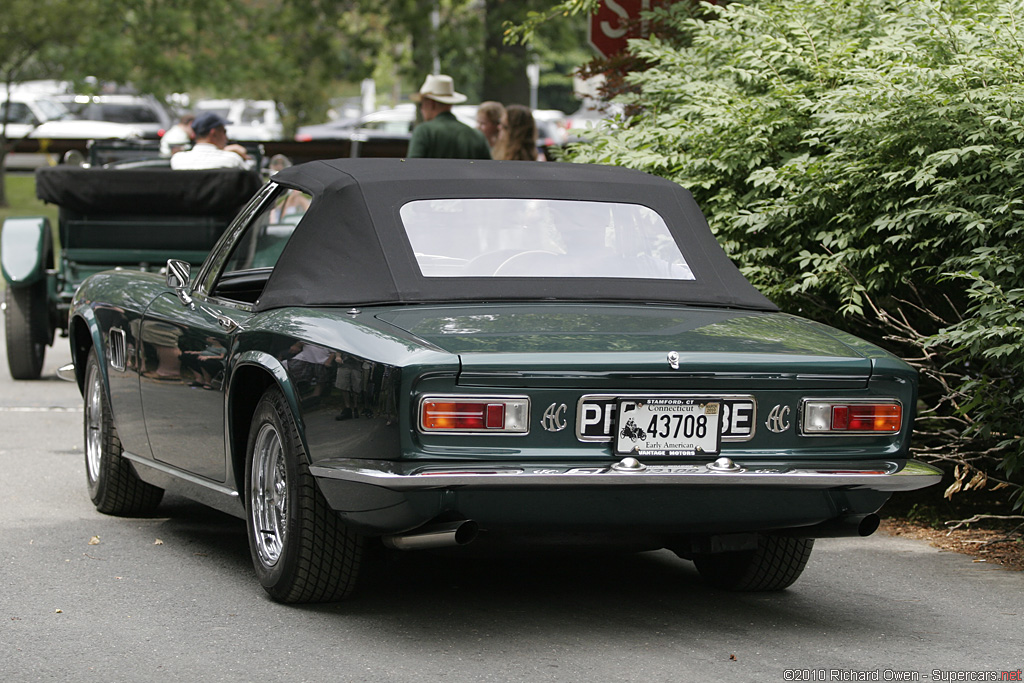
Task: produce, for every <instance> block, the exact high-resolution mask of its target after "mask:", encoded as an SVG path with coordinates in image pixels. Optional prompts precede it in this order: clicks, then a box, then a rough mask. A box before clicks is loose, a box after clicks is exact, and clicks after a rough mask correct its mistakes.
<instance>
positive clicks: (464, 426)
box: [420, 397, 529, 433]
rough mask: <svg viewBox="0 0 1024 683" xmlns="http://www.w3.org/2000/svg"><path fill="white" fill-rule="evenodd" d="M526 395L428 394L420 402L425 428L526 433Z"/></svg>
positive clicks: (527, 414)
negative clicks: (453, 395)
mask: <svg viewBox="0 0 1024 683" xmlns="http://www.w3.org/2000/svg"><path fill="white" fill-rule="evenodd" d="M528 417H529V400H528V399H525V398H512V399H509V398H493V399H492V398H480V399H475V398H463V397H452V398H449V397H428V398H424V399H423V400H422V401H421V403H420V430H421V431H423V432H485V433H502V432H506V433H525V432H526V430H527V419H528Z"/></svg>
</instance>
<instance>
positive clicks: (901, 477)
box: [309, 459, 942, 491]
mask: <svg viewBox="0 0 1024 683" xmlns="http://www.w3.org/2000/svg"><path fill="white" fill-rule="evenodd" d="M712 464H713V463H709V462H705V461H694V460H690V461H687V462H678V463H670V464H665V463H657V464H653V465H647V466H646V467H644V468H643V469H636V470H634V471H629V470H625V469H621V468H620V469H615V468H614V467H613V463H606V464H600V465H595V464H594V463H593V462H589V463H577V464H566V463H560V464H548V463H530V464H523V463H519V464H515V465H507V466H505V465H500V464H495V465H492V466H488V465H486V464H481V463H475V464H472V465H469V464H460V463H451V464H445V465H417V464H405V465H402V464H400V463H396V462H391V461H380V460H342V459H337V460H326V461H321V462H320V463H318V464H316V465H313V466H311V467H310V468H309V471H310V472H311V473H312V474H313V476H315V477H320V478H324V479H339V480H343V481H350V482H355V483H360V484H370V485H373V486H380V487H383V488H385V489H389V490H392V491H418V490H429V489H438V488H487V489H522V488H547V487H571V488H576V487H582V486H638V485H640V486H676V487H679V488H690V487H704V486H741V487H742V486H760V487H770V488H794V489H808V488H809V489H822V490H825V489H836V488H846V489H870V490H875V491H912V490H914V489H919V488H924V487H925V486H930V485H932V484H935V483H938V481H939V480H940V479H942V471H941V470H939V469H938V468H935V467H932V466H931V465H928V464H925V463H922V462H917V461H915V460H910V461H891V460H888V461H872V462H832V463H830V462H815V463H758V462H754V463H747V465H744V464H743V463H738V464H739V465H740V467H739V468H738V469H736V470H733V471H728V472H722V471H715V470H713V469H711V468H710V465H712Z"/></svg>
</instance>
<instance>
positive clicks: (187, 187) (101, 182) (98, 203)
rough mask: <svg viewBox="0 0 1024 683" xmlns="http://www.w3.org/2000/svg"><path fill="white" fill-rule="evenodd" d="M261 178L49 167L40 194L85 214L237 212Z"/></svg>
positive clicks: (232, 172)
mask: <svg viewBox="0 0 1024 683" xmlns="http://www.w3.org/2000/svg"><path fill="white" fill-rule="evenodd" d="M260 182H261V181H260V176H259V174H258V173H255V172H248V171H239V170H237V169H223V168H220V169H211V170H198V171H172V170H171V169H169V168H131V169H128V168H81V167H79V166H63V165H62V166H44V167H43V168H40V169H38V170H37V171H36V196H38V197H39V198H40V199H42V200H43V201H45V202H50V203H52V204H56V205H58V206H60V207H61V208H64V209H69V210H71V211H74V212H76V213H83V214H147V215H153V214H180V215H195V216H206V215H215V216H222V215H225V214H227V215H229V216H233V215H234V214H235V213H236V212H237V211H238V209H239V208H241V207H242V206H243V205H244V204H245V203H246V202H247V201H249V198H250V197H252V195H253V193H254V192H256V190H258V189H259V187H260Z"/></svg>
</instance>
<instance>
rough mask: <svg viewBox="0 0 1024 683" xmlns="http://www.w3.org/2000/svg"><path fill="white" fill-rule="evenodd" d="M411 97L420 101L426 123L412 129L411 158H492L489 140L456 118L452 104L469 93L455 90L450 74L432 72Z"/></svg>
mask: <svg viewBox="0 0 1024 683" xmlns="http://www.w3.org/2000/svg"><path fill="white" fill-rule="evenodd" d="M410 99H411V100H412V101H413V102H418V103H419V104H420V112H421V113H422V114H423V123H421V124H419V125H418V126H416V128H414V129H413V131H412V139H411V140H409V151H408V152H407V153H406V156H407V157H409V158H417V157H422V158H429V159H490V158H491V149H490V147H488V145H487V140H486V139H485V138H484V136H483V133H481V132H480V131H479V130H477V129H476V128H470V127H469V126H467V125H466V124H464V123H462V122H461V121H459V120H458V119H457V118H455V115H454V114H452V105H453V104H459V103H460V102H465V101H466V96H465V95H463V94H462V93H458V92H455V84H454V82H453V81H452V77H451V76H445V75H443V74H436V75H435V74H431V75H429V76H427V79H426V80H425V81H424V82H423V86H422V87H421V88H420V91H419V92H418V93H415V94H413V95H412V96H411V97H410Z"/></svg>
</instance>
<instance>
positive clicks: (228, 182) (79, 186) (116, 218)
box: [0, 141, 261, 379]
mask: <svg viewBox="0 0 1024 683" xmlns="http://www.w3.org/2000/svg"><path fill="white" fill-rule="evenodd" d="M147 149H148V150H150V151H153V152H155V151H157V149H158V148H157V147H156V146H155V145H148V146H143V145H141V144H140V143H136V142H131V143H129V142H127V141H121V142H101V143H96V144H92V145H90V156H91V158H92V161H93V166H92V167H90V168H83V167H79V166H74V165H67V164H65V165H60V166H52V167H51V166H47V167H44V168H40V169H39V170H38V171H36V195H37V196H38V197H39V198H40V199H42V200H43V201H45V202H48V203H52V204H56V205H57V206H58V207H59V214H58V216H59V219H58V220H59V225H58V226H57V235H58V239H57V240H56V241H55V240H54V235H53V230H52V229H51V227H50V221H49V219H48V218H46V217H44V216H28V217H17V218H8V219H7V220H5V221H4V228H3V232H2V236H0V239H2V248H0V256H2V262H3V276H4V279H5V280H6V284H7V291H6V293H5V296H4V305H3V309H4V334H5V338H6V341H7V365H8V368H9V370H10V373H11V377H13V378H14V379H38V378H39V375H40V373H41V372H42V368H43V358H44V356H45V354H46V347H47V346H51V345H52V344H53V340H54V335H55V334H56V333H57V332H60V333H65V332H66V331H67V325H68V311H69V308H70V305H71V298H72V296H74V293H75V291H76V290H77V289H78V286H79V285H80V284H81V283H82V281H83V280H85V278H86V277H88V276H89V275H91V274H93V273H98V272H100V271H103V270H108V269H111V268H131V269H133V270H153V271H159V270H161V269H163V268H164V266H165V264H166V263H167V259H168V258H169V257H170V256H174V257H175V258H179V259H184V260H187V261H189V262H190V263H195V264H200V263H202V262H203V259H204V258H206V255H207V254H208V253H209V252H210V248H211V247H213V245H214V244H216V242H217V240H218V239H219V238H220V236H221V234H222V233H223V232H224V230H225V228H227V226H228V225H229V224H230V222H231V220H232V219H233V218H234V216H235V214H236V213H238V210H239V209H240V208H241V207H242V206H244V205H245V203H246V202H247V201H248V200H249V198H250V197H251V196H252V194H253V193H254V192H255V191H256V190H258V189H259V187H260V184H261V180H260V176H259V174H258V173H255V172H246V171H238V170H222V169H218V170H210V171H171V170H170V168H168V167H167V166H168V164H169V162H168V160H167V159H162V160H161V159H159V158H158V159H156V161H157V164H158V165H157V166H146V167H133V168H127V167H116V168H101V167H99V164H98V163H97V162H98V161H101V160H104V159H106V158H109V157H111V156H113V155H114V154H115V153H118V154H132V155H135V154H146V153H147V152H146V150H147ZM161 166H162V167H161Z"/></svg>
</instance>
